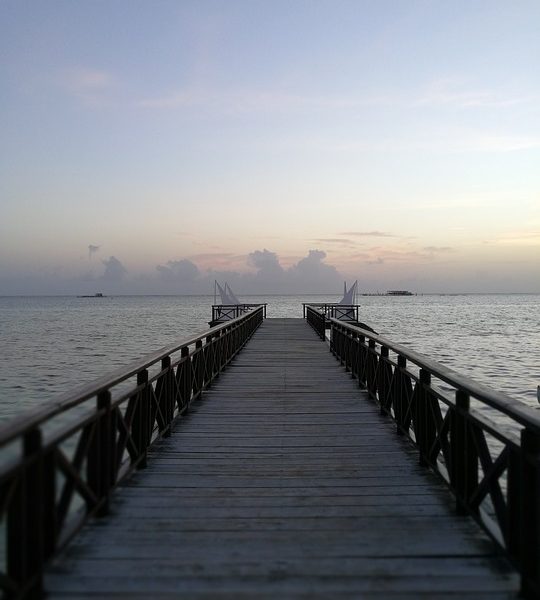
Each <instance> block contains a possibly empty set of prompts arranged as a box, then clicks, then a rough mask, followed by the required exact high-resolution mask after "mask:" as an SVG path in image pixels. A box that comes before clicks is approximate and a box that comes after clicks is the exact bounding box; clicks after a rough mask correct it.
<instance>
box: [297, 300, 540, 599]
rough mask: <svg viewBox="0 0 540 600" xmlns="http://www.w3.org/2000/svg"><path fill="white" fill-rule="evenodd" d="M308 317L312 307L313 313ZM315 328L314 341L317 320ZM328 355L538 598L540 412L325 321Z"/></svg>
mask: <svg viewBox="0 0 540 600" xmlns="http://www.w3.org/2000/svg"><path fill="white" fill-rule="evenodd" d="M314 312H315V311H314ZM308 318H311V320H312V324H314V328H315V329H316V330H317V333H319V335H320V331H319V330H318V329H317V328H319V329H320V325H319V324H318V322H317V318H316V317H314V315H311V317H308ZM330 349H331V351H332V352H333V353H334V354H335V356H336V357H337V358H338V359H339V360H340V361H341V363H342V364H343V365H344V366H345V368H346V369H347V370H348V371H350V372H351V374H352V376H353V377H355V378H357V379H358V383H359V385H360V387H362V388H364V389H366V390H367V392H368V393H369V396H370V397H371V398H372V399H373V400H374V401H375V402H376V403H377V404H378V405H379V407H380V410H381V412H382V413H384V414H386V415H390V416H391V417H392V418H393V419H394V420H395V422H396V425H397V432H398V433H399V434H404V435H406V436H408V437H409V438H410V439H411V440H412V442H413V443H414V444H415V445H416V447H417V448H418V451H419V458H420V463H421V464H423V465H426V466H429V467H431V468H432V469H433V470H434V471H435V472H436V473H437V474H438V475H439V476H440V477H441V478H442V479H443V480H444V481H445V482H446V483H447V484H448V486H449V487H450V488H451V490H452V491H453V493H454V495H455V498H456V509H457V511H458V512H459V513H469V514H471V515H473V516H474V517H475V519H476V520H477V521H478V522H479V523H480V524H481V525H482V527H483V528H484V529H485V530H486V531H487V532H488V533H489V535H490V536H491V537H492V538H493V539H494V540H495V542H496V543H497V544H498V545H499V546H500V547H501V548H502V549H503V550H504V551H505V553H506V554H507V555H508V556H509V557H510V559H511V560H512V561H513V563H514V564H515V565H516V567H517V568H518V570H519V571H520V573H521V587H522V594H523V595H524V596H525V597H526V598H538V597H540V413H539V412H537V411H536V410H535V409H533V408H530V407H528V406H526V405H525V404H523V403H521V402H518V401H516V400H513V399H512V398H509V397H508V396H506V395H504V394H502V393H499V392H495V391H493V390H490V389H489V388H486V387H484V386H482V385H479V384H478V383H476V382H474V381H473V380H471V379H469V378H467V377H463V376H461V375H459V374H458V373H456V372H455V371H453V370H451V369H448V368H446V367H444V366H443V365H441V364H439V363H437V362H435V361H433V360H431V359H430V358H428V357H426V356H423V355H422V354H419V353H417V352H414V351H412V350H410V349H409V348H406V347H404V346H402V345H398V344H395V343H393V342H391V341H389V340H387V339H385V338H384V337H381V336H379V335H375V334H373V333H372V332H370V331H367V330H364V329H360V328H358V327H354V326H351V325H347V324H345V323H343V322H342V321H338V320H336V319H331V330H330Z"/></svg>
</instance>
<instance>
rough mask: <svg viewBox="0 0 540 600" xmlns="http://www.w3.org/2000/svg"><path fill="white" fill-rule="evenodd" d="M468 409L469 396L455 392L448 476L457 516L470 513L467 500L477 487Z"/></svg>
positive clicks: (476, 464) (476, 463)
mask: <svg viewBox="0 0 540 600" xmlns="http://www.w3.org/2000/svg"><path fill="white" fill-rule="evenodd" d="M469 409H470V398H469V395H468V394H467V393H465V392H463V391H462V390H457V391H456V408H455V410H454V412H453V418H452V421H451V429H450V445H451V447H450V452H451V456H452V468H451V474H450V476H451V481H452V485H453V486H454V490H455V494H456V511H457V512H458V514H466V513H467V512H469V511H470V509H469V508H468V507H469V499H470V497H471V496H472V494H473V492H474V490H475V489H476V487H477V486H478V452H477V449H476V446H475V444H474V440H473V438H472V432H471V429H470V424H469V421H468V419H467V414H468V412H469ZM450 410H451V409H450Z"/></svg>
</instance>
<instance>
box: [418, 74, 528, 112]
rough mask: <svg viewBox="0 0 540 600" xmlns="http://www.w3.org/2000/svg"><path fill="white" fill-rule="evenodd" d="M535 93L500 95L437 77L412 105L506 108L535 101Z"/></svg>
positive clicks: (458, 81) (462, 82)
mask: <svg viewBox="0 0 540 600" xmlns="http://www.w3.org/2000/svg"><path fill="white" fill-rule="evenodd" d="M537 100H538V95H537V94H523V93H518V94H515V95H513V96H510V95H505V96H502V95H501V94H499V93H495V92H493V91H491V90H479V89H471V88H469V87H467V83H466V82H465V81H460V80H456V79H452V78H442V79H437V80H435V81H433V82H431V83H430V84H428V85H427V86H426V87H425V88H424V90H422V91H420V93H419V95H418V97H417V98H416V100H414V101H413V106H419V107H424V106H450V107H454V108H463V109H466V108H507V107H512V106H516V105H518V104H526V103H529V102H536V101H537Z"/></svg>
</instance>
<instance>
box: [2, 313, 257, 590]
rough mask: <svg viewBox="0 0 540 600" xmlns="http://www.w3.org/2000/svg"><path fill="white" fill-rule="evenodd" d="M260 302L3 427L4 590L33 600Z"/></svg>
mask: <svg viewBox="0 0 540 600" xmlns="http://www.w3.org/2000/svg"><path fill="white" fill-rule="evenodd" d="M263 317H264V309H263V307H260V308H257V309H255V310H253V311H250V312H248V313H246V314H244V315H243V316H241V317H239V318H236V319H234V320H232V321H229V322H227V323H225V324H223V325H220V326H218V327H214V328H212V329H210V330H208V331H207V332H206V333H204V334H202V335H200V336H197V337H192V338H189V339H187V340H183V341H181V342H178V343H177V344H173V345H171V346H167V347H165V348H162V349H161V350H158V351H157V352H154V353H153V354H149V355H147V356H145V357H143V358H141V359H140V360H138V361H136V362H134V363H132V364H130V365H129V366H127V367H125V368H122V369H118V370H116V371H114V372H113V373H111V374H109V375H106V376H105V377H103V378H101V379H98V380H96V381H94V382H92V383H90V384H88V385H84V386H82V387H80V388H79V389H77V390H75V391H73V392H70V393H68V394H64V395H63V396H60V397H59V398H58V399H57V400H56V401H54V402H49V403H47V404H44V405H43V406H41V407H38V408H36V409H34V410H31V411H29V412H26V413H23V414H22V415H21V416H20V417H18V418H17V419H15V420H13V421H11V422H8V423H7V424H5V425H4V426H3V427H2V428H0V450H1V451H2V460H1V462H0V520H1V521H0V528H1V529H0V531H1V532H2V544H1V545H0V558H2V559H3V564H0V590H1V591H3V595H4V597H9V598H25V599H26V598H39V597H41V595H42V578H43V568H44V565H45V563H46V561H47V560H48V559H49V558H51V557H52V556H53V555H54V554H55V553H56V552H57V551H58V550H59V549H61V548H62V547H63V546H65V544H66V543H67V542H68V541H69V540H70V539H71V538H72V537H73V535H74V534H75V533H76V532H77V531H78V530H79V529H80V528H81V527H82V525H83V524H84V523H85V522H86V521H87V519H88V518H89V517H91V516H93V515H96V516H101V515H105V514H106V513H107V511H108V507H109V498H110V495H111V493H112V492H113V490H114V489H115V488H116V487H117V486H118V484H119V483H120V482H122V481H123V480H124V479H125V478H126V477H128V476H129V475H130V474H131V473H132V472H133V471H134V470H135V469H141V468H143V467H145V466H146V461H147V452H148V448H149V447H150V446H151V445H152V444H153V442H154V441H155V440H157V439H158V438H160V437H162V436H168V435H169V434H170V432H171V429H172V426H173V423H174V422H175V420H176V419H177V417H179V416H180V415H182V414H184V413H186V412H187V411H188V410H189V406H190V404H191V403H192V402H193V401H194V400H196V399H197V398H198V397H199V396H200V395H201V393H202V391H203V390H204V389H205V388H206V387H208V386H209V385H210V384H211V382H212V381H213V379H214V378H215V377H217V376H218V375H219V373H220V371H222V370H223V369H224V368H225V366H226V365H227V364H228V363H229V362H230V361H231V360H232V358H233V357H234V356H235V355H236V353H237V352H238V351H239V350H240V349H241V348H242V347H243V345H244V344H245V343H246V341H247V340H248V339H249V338H250V336H251V335H252V334H253V333H254V331H255V330H256V329H257V327H258V326H259V325H260V323H261V322H262V321H263Z"/></svg>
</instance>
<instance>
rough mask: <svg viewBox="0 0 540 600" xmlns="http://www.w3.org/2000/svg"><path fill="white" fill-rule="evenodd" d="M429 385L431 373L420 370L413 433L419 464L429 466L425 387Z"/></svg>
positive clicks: (426, 393)
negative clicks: (417, 449) (418, 452)
mask: <svg viewBox="0 0 540 600" xmlns="http://www.w3.org/2000/svg"><path fill="white" fill-rule="evenodd" d="M430 385H431V373H430V372H429V371H426V370H425V369H420V381H419V382H418V383H417V386H418V389H417V394H416V407H415V411H414V431H415V434H416V443H417V444H418V448H419V450H420V464H421V465H424V466H426V465H428V464H429V457H428V453H429V431H428V417H429V415H428V410H429V407H428V398H429V393H428V392H427V390H426V387H427V386H430Z"/></svg>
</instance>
